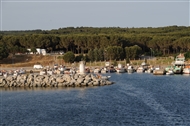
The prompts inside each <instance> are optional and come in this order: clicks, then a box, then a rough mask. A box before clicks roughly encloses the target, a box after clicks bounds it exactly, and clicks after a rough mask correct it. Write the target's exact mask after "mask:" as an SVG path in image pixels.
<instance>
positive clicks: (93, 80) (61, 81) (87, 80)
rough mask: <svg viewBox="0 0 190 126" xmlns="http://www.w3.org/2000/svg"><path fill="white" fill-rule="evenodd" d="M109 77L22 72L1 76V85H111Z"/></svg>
mask: <svg viewBox="0 0 190 126" xmlns="http://www.w3.org/2000/svg"><path fill="white" fill-rule="evenodd" d="M111 84H113V82H111V81H109V77H107V76H103V77H97V76H96V75H94V74H72V75H70V74H59V75H39V74H20V75H17V76H15V75H12V76H7V77H3V76H0V87H61V86H62V87H82V86H104V85H111Z"/></svg>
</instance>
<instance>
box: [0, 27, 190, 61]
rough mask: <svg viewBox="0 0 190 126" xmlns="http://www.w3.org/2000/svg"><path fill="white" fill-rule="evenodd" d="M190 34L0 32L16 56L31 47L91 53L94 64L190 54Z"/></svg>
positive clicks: (170, 30) (183, 30) (0, 41)
mask: <svg viewBox="0 0 190 126" xmlns="http://www.w3.org/2000/svg"><path fill="white" fill-rule="evenodd" d="M189 31H190V27H185V26H167V27H158V28H152V27H148V28H119V27H102V28H93V27H77V28H74V27H67V28H59V29H53V30H40V29H38V30H29V31H0V45H1V48H0V49H1V50H4V52H7V53H12V54H14V53H16V52H20V53H24V52H27V48H31V49H33V50H34V49H35V48H45V49H46V50H47V52H51V51H58V50H63V51H64V52H68V51H71V52H73V53H74V54H88V56H89V60H91V61H98V60H108V59H112V60H113V59H114V60H120V59H126V58H137V57H138V56H139V55H141V54H145V55H146V54H148V55H150V53H151V51H152V52H153V54H154V56H167V55H173V54H176V53H179V52H187V51H190V32H189ZM5 47H6V48H5ZM6 56H7V55H4V56H1V57H6Z"/></svg>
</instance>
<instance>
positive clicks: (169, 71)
mask: <svg viewBox="0 0 190 126" xmlns="http://www.w3.org/2000/svg"><path fill="white" fill-rule="evenodd" d="M166 75H174V72H173V70H168V71H167V72H166Z"/></svg>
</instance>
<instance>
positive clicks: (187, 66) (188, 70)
mask: <svg viewBox="0 0 190 126" xmlns="http://www.w3.org/2000/svg"><path fill="white" fill-rule="evenodd" d="M183 74H190V64H185V68H183Z"/></svg>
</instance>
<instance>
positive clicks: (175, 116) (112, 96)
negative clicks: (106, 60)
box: [0, 73, 190, 126]
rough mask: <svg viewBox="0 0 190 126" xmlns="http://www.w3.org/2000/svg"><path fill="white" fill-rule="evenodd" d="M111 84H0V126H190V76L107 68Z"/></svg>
mask: <svg viewBox="0 0 190 126" xmlns="http://www.w3.org/2000/svg"><path fill="white" fill-rule="evenodd" d="M106 75H109V76H111V78H110V80H111V81H114V82H115V84H113V85H109V86H99V87H80V88H63V87H62V88H56V87H52V88H40V87H38V88H0V91H1V95H0V125H2V126H30V125H32V126H71V125H72V126H130V125H135V126H137V125H140V126H141V125H142V126H147V125H149V126H154V125H158V126H161V125H162V126H174V125H179V126H189V125H190V76H187V75H186V76H185V75H172V76H167V75H152V74H147V73H142V74H140V73H133V74H127V73H122V74H118V73H109V74H106Z"/></svg>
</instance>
